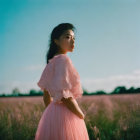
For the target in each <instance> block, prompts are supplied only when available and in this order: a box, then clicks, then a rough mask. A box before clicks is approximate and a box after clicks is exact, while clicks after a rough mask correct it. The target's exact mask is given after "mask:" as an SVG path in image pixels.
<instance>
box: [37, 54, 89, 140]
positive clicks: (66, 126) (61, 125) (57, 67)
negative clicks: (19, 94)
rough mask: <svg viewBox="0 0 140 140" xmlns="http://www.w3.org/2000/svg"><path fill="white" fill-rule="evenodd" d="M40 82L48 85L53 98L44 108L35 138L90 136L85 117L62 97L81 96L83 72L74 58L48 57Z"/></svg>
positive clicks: (74, 139) (78, 138)
mask: <svg viewBox="0 0 140 140" xmlns="http://www.w3.org/2000/svg"><path fill="white" fill-rule="evenodd" d="M37 85H38V86H39V87H40V88H41V90H42V91H43V90H44V89H46V90H47V91H48V92H49V94H50V96H51V97H52V98H53V101H52V102H51V103H50V104H49V105H48V106H47V108H46V109H45V110H44V112H43V114H42V117H41V119H40V121H39V124H38V128H37V131H36V135H35V140H89V136H88V131H87V128H86V124H85V121H84V120H83V119H80V118H79V117H78V116H77V115H75V114H74V113H73V112H72V111H70V110H69V109H68V108H67V107H66V106H65V105H64V104H63V102H62V101H61V98H62V97H65V98H68V97H72V98H74V99H76V98H80V97H82V93H83V90H82V87H81V83H80V76H79V74H78V72H77V71H76V69H75V68H74V65H73V64H72V61H71V59H70V58H69V57H68V56H67V55H66V54H59V55H56V56H54V57H53V58H52V59H50V60H49V63H48V64H47V65H46V67H45V68H44V70H43V73H42V75H41V78H40V80H39V82H38V83H37Z"/></svg>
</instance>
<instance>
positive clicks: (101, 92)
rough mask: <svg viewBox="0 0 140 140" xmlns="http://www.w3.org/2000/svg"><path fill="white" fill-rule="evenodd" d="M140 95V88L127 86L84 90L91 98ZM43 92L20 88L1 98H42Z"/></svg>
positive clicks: (84, 93) (85, 94) (0, 95)
mask: <svg viewBox="0 0 140 140" xmlns="http://www.w3.org/2000/svg"><path fill="white" fill-rule="evenodd" d="M138 93H140V88H139V87H138V88H134V87H130V88H128V89H127V88H126V87H125V86H118V87H116V88H115V89H114V90H113V91H111V92H105V91H104V90H98V91H95V92H88V91H87V90H86V89H83V96H91V95H113V94H138ZM42 95H43V92H42V91H41V90H39V91H37V90H35V89H31V90H30V91H29V93H21V92H20V90H19V89H18V88H14V89H13V90H12V93H10V94H5V93H2V94H0V97H17V96H42Z"/></svg>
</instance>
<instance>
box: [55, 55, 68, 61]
mask: <svg viewBox="0 0 140 140" xmlns="http://www.w3.org/2000/svg"><path fill="white" fill-rule="evenodd" d="M54 60H56V62H59V61H60V62H63V63H64V62H70V58H69V57H68V56H67V55H66V54H59V55H55V56H54Z"/></svg>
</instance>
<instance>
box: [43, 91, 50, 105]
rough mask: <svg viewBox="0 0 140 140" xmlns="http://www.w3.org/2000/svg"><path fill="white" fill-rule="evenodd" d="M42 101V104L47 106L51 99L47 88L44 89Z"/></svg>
mask: <svg viewBox="0 0 140 140" xmlns="http://www.w3.org/2000/svg"><path fill="white" fill-rule="evenodd" d="M43 101H44V104H45V106H46V107H47V106H48V105H49V104H50V103H51V101H52V98H51V96H50V94H49V92H48V91H47V90H45V89H44V94H43Z"/></svg>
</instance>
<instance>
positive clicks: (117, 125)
mask: <svg viewBox="0 0 140 140" xmlns="http://www.w3.org/2000/svg"><path fill="white" fill-rule="evenodd" d="M77 101H78V103H79V106H80V107H81V109H82V110H83V112H84V114H86V117H85V122H86V126H87V129H88V133H89V137H90V140H139V139H140V94H131V95H127V94H123V95H95V96H83V97H82V99H78V100H77ZM44 109H45V106H44V103H43V98H42V97H14V98H13V97H11V98H0V140H33V139H34V136H35V132H36V129H37V125H38V122H39V120H40V117H41V115H42V112H43V111H44Z"/></svg>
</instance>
